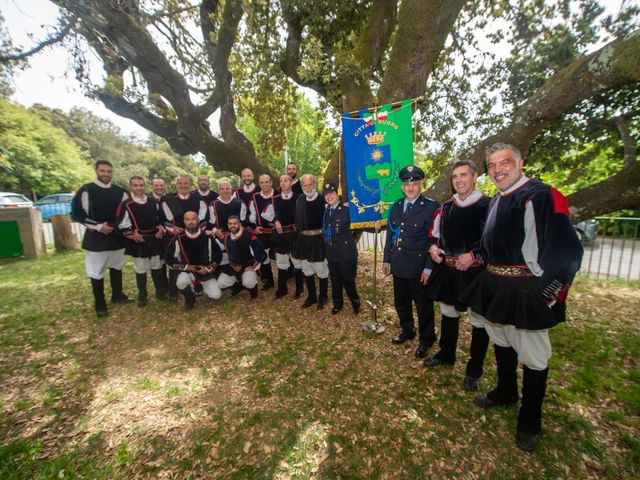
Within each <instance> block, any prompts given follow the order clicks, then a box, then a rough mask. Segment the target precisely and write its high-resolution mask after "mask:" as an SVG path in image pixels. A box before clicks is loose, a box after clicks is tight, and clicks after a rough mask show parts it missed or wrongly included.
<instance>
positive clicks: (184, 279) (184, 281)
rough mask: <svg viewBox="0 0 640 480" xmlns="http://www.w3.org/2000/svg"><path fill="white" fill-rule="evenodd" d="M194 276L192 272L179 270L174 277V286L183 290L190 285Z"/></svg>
mask: <svg viewBox="0 0 640 480" xmlns="http://www.w3.org/2000/svg"><path fill="white" fill-rule="evenodd" d="M195 278H196V277H195V276H194V275H193V273H188V272H180V274H179V275H178V278H177V279H176V286H177V287H178V290H184V289H185V288H187V287H191V286H192V285H193V281H194V280H195Z"/></svg>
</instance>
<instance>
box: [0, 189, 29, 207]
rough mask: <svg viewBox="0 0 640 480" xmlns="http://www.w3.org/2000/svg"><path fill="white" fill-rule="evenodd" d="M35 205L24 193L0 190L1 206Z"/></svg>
mask: <svg viewBox="0 0 640 480" xmlns="http://www.w3.org/2000/svg"><path fill="white" fill-rule="evenodd" d="M18 207H33V202H32V201H31V200H29V199H28V198H27V197H25V196H24V195H21V194H19V193H12V192H0V208H18Z"/></svg>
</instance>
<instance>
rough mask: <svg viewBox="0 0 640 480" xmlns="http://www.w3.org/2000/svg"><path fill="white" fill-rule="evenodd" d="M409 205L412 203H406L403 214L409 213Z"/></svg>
mask: <svg viewBox="0 0 640 480" xmlns="http://www.w3.org/2000/svg"><path fill="white" fill-rule="evenodd" d="M411 207H413V203H411V202H409V203H407V206H406V207H405V208H404V214H405V215H409V212H410V211H411Z"/></svg>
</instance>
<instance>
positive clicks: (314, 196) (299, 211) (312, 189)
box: [291, 174, 329, 310]
mask: <svg viewBox="0 0 640 480" xmlns="http://www.w3.org/2000/svg"><path fill="white" fill-rule="evenodd" d="M300 183H301V184H302V192H303V195H300V196H299V197H298V201H297V203H296V216H295V218H296V227H297V230H298V236H297V238H296V243H295V244H294V246H293V251H292V252H291V260H292V262H293V265H294V267H295V268H301V269H302V273H304V276H305V282H306V284H307V290H308V296H307V299H306V300H305V302H304V304H303V305H302V308H309V307H310V306H312V305H315V304H318V310H322V309H323V308H324V307H325V305H326V304H327V295H328V289H329V266H328V264H327V257H326V252H325V244H324V235H323V230H322V220H323V216H324V206H325V201H324V197H323V196H322V195H321V194H320V193H319V192H318V191H317V189H316V177H314V176H313V175H311V174H305V175H303V176H302V178H301V179H300ZM316 275H317V276H318V278H319V281H320V294H319V295H318V294H317V293H316V292H317V290H316V280H315V276H316Z"/></svg>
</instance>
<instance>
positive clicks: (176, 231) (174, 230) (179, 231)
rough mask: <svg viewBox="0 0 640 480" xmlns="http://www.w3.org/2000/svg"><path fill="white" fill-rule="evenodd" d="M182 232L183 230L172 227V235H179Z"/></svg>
mask: <svg viewBox="0 0 640 480" xmlns="http://www.w3.org/2000/svg"><path fill="white" fill-rule="evenodd" d="M182 232H184V228H182V227H179V226H177V225H176V226H175V227H173V234H174V235H180V234H181V233H182Z"/></svg>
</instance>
